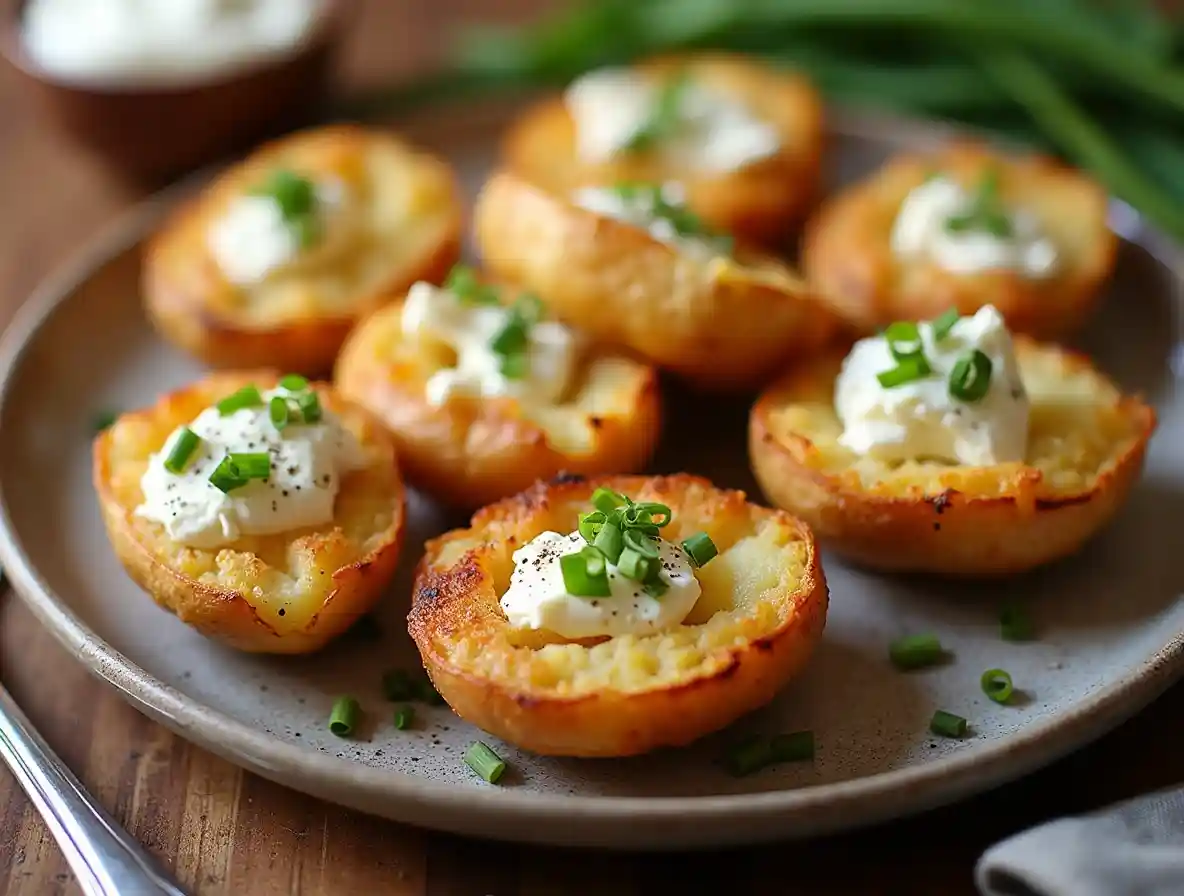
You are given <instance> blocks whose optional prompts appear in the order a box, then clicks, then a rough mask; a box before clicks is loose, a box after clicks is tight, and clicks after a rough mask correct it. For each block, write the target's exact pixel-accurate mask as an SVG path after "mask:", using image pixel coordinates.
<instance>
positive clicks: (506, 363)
mask: <svg viewBox="0 0 1184 896" xmlns="http://www.w3.org/2000/svg"><path fill="white" fill-rule="evenodd" d="M498 371H499V372H500V373H501V375H502V376H504V377H505V378H506V379H508V380H521V379H525V378H526V375H527V374H528V373H530V355H528V354H527V353H526V352H516V353H515V354H512V355H502V359H501V361H500V362H499V363H498Z"/></svg>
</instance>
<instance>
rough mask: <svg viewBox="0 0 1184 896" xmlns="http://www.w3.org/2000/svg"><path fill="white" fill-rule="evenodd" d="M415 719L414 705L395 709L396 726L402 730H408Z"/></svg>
mask: <svg viewBox="0 0 1184 896" xmlns="http://www.w3.org/2000/svg"><path fill="white" fill-rule="evenodd" d="M414 721H415V707H414V706H400V707H399V708H398V709H396V710H395V727H396V728H398V729H399V730H400V731H406V730H407V729H408V728H410V727H411V725H412V723H413V722H414Z"/></svg>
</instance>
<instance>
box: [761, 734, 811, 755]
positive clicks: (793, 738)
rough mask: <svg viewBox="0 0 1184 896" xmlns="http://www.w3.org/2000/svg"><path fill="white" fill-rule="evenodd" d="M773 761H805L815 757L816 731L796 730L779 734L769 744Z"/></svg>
mask: <svg viewBox="0 0 1184 896" xmlns="http://www.w3.org/2000/svg"><path fill="white" fill-rule="evenodd" d="M769 752H770V754H771V757H772V761H773V762H803V761H805V760H807V759H813V758H814V732H813V731H794V732H793V733H792V734H778V735H775V736H774V737H773V740H772V742H771V743H770V744H769Z"/></svg>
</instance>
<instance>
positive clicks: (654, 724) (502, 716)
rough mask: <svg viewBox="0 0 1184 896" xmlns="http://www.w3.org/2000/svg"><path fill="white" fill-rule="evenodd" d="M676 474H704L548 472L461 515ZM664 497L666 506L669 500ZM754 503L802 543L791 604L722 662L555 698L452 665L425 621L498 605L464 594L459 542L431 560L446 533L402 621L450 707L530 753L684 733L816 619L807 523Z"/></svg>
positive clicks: (473, 574) (650, 742) (677, 739)
mask: <svg viewBox="0 0 1184 896" xmlns="http://www.w3.org/2000/svg"><path fill="white" fill-rule="evenodd" d="M688 484H699V485H701V486H704V487H710V488H713V489H714V486H712V484H711V483H710V482H709V481H708V480H706V479H704V478H702V477H698V476H691V475H688V474H682V473H680V474H675V475H671V476H650V477H647V476H602V477H595V478H591V479H588V478H584V477H581V476H574V475H573V476H560V477H557V478H555V479H552V480H550V481H549V482H540V483H537V484H536V485H535V486H534V487H532V488H530V489H527V490H526V491H524V492H522V493H521V494H519V495H516V496H514V497H512V498H508V499H506V500H505V501H502V502H499V503H498V504H495V505H493V506H491V507H488V508H485V509H483V510H481V511H479V512H478V513H477V514H476V515H475V516H474V517H473V519H472V524H471V525H472V528H480V527H481V526H482V525H484V524H485V522H486V521H487V520H489V519H492V518H499V517H505V516H509V517H511V518H516V519H525V518H528V517H529V516H530V515H531V514H532V513H533V512H535V511H536V510H537V509H539V508H540V507H542V506H545V504H546V502H547V501H548V500H549V499H551V498H554V497H556V496H562V497H564V498H565V499H566V498H569V497H573V496H579V495H589V496H590V495H591V493H592V491H593V490H594V489H595V488H596V487H598V486H601V485H604V486H607V487H609V488H612V489H615V490H618V491H623V492H625V493H633V494H636V493H637V492H639V491H641V490H642V489H643V488H648V487H651V486H655V485H656V491H657V493H658V494H659V495H662V494H668V493H669V492H670V490H671V489H679V488H685V486H686V485H688ZM715 491H716V493H717V494H720V495H723V496H725V497H726V499H727V500H738V501H741V502H743V503H745V504H746V505H747V507H748V508H753V507H755V506H754V505H751V504H748V502H747V500H746V496H745V495H744V493H743V492H739V491H733V490H723V489H715ZM667 503H669V504H670V505H671V507H672V508H674V509H675V511H676V512H677V506H678V505H677V503H675V502H674V501H673V500H669V501H668V502H667ZM755 509H756V510H758V511H759V512H760V513H762V514H768V515H770V516H777V517H779V518H780V522H781V523H782V524H783V525H786V526H787V527H789V528H792V529H793V530H795V531H796V532H797V533H798V536H799V537H800V539H801V540H802V541H803V542H804V543H805V544H806V546H807V551H808V558H807V562H806V568H805V571H804V574H803V577H802V580H801V583H800V584H799V587H798V589H797V591H796V592H795V593H794V594H793V595H792V596H790V598H789V600H790V601H791V603H792V606H793V611H792V612H790V613H789V614H788V615H787V617H786V619H785V621H784V622H783V623H782V624H781V625H780V626H779V627H778V628H776V629H775V630H773V631H770V632H769V633H767V634H766V635H764V636H763V637H760V638H758V639H755V640H752V641H749V642H748V643H745V644H743V645H740V646H737V647H734V648H731V649H729V650H728V651H727V654H728V656H727V658H726V660H725V661H724V663H723V665H722V666H720V667H719V668H718V669H716V670H715V671H713V672H712V673H710V674H708V675H706V676H704V675H700V676H697V677H695V678H693V679H691V680H689V681H684V682H680V683H678V684H671V685H665V686H661V687H657V688H654V689H650V690H639V691H634V692H630V693H619V692H600V693H596V694H588V695H584V696H579V697H561V696H551V695H540V694H531V693H528V692H522V691H520V690H517V689H513V688H510V687H507V686H506V685H504V684H503V683H501V682H499V681H496V680H491V679H489V678H485V677H481V676H478V675H475V674H473V673H472V672H470V671H469V670H467V669H465V668H463V667H458V666H457V665H455V664H454V663H452V662H451V661H450V660H449V658H447V657H445V656H442V655H440V653H439V652H438V651H437V650H436V649H435V642H434V638H433V634H432V633H433V631H434V630H436V629H446V630H455V629H456V628H458V627H463V626H465V625H466V624H467V619H470V618H473V617H474V616H475V615H478V614H482V615H483V614H484V613H485V612H486V611H490V612H494V613H497V614H500V613H501V610H500V608H497V607H492V608H481V607H476V606H474V605H473V601H472V593H471V585H472V584H474V583H476V582H478V581H480V580H481V571H480V569H479V567H478V565H477V563H476V561H475V560H474V558H473V555H472V554H471V553H469V554H466V555H465V556H464V557H463V558H462V559H461V560H460V561H459V562H458V563H457V564H455V565H454V566H452V567H451V568H449V569H444V570H434V569H432V563H433V558H434V556H435V555H436V554H437V553H438V549H439V545H440V544H441V543H443V542H445V541H446V540H448V539H449V538H450V537H456V536H457V535H458V532H453V533H449V534H446V535H444V536H442V537H441V538H440V539H436V540H434V541H431V542H429V543H428V544H427V546H426V552H425V554H424V557H423V558H422V559H421V560H420V563H419V565H418V567H417V569H416V577H415V587H414V590H413V597H412V601H413V603H412V607H411V612H410V613H409V614H408V617H407V618H408V631H409V632H410V633H411V637H412V638H413V639H414V640H415V643H416V645H417V647H418V648H419V651H420V655H421V656H422V658H423V660H424V664H425V666H426V668H427V670H428V672H429V674H430V675H431V677H432V681H433V682H434V684H435V686H436V688H437V689H438V690H439V692H440V693H441V695H443V696H444V698H445V699H446V700H447V701H448V702H449V704H450V705H451V706H452V708H453V709H454V710H455V711H456V712H457V714H458V715H460V716H461V717H462V718H464V719H466V720H468V721H470V722H472V723H473V724H475V725H477V726H478V727H479V728H482V729H483V730H486V731H489V732H491V733H493V734H496V735H497V736H498V737H501V738H502V739H504V740H506V741H508V742H510V743H514V744H516V745H518V746H520V747H522V748H524V749H527V750H531V751H533V752H535V753H539V754H541V755H556V756H578V757H611V756H633V755H639V754H642V753H646V752H649V751H652V750H655V749H658V748H661V747H670V746H682V745H685V744H688V743H691V742H692V741H695V740H697V739H699V738H700V737H703V736H704V735H706V734H709V733H711V732H714V731H717V730H720V729H722V728H724V727H726V726H727V725H729V724H730V723H731V722H733V721H735V720H736V719H738V718H740V717H741V716H743V715H744V714H746V713H748V712H750V711H752V710H754V709H757V708H758V707H760V706H763V705H764V704H766V703H768V702H769V701H770V700H771V699H773V697H774V696H775V695H776V694H777V693H778V691H780V690H781V688H782V687H784V686H785V684H787V683H788V682H789V681H790V680H791V679H792V678H794V677H795V676H796V675H797V674H798V673H799V672H800V671H801V670H802V668H803V667H804V666H805V665H806V663H807V662H808V661H809V659H810V656H811V655H812V653H813V649H814V647H815V646H816V644H817V642H818V640H819V639H820V638H821V636H822V631H823V628H824V627H825V624H826V611H827V605H828V602H829V600H828V599H829V593H828V590H827V586H826V578H825V575H824V573H823V569H822V565H821V560H820V557H819V551H818V548H817V545H816V544H815V542H814V539H813V536H812V534H811V532H810V530H809V528H808V527H807V526H806V525H805V524H804V523H803V522H802V521H801V520H798V519H796V518H794V517H792V516H790V515H789V514H788V513H785V512H784V511H778V510H771V509H768V508H764V507H755ZM460 531H463V530H460ZM495 600H496V598H495ZM654 637H660V636H658V635H655V636H654ZM519 649H528V648H519Z"/></svg>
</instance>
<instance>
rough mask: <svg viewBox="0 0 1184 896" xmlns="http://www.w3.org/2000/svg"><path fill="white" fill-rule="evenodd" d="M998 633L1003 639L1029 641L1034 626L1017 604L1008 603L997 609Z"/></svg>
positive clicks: (1032, 635)
mask: <svg viewBox="0 0 1184 896" xmlns="http://www.w3.org/2000/svg"><path fill="white" fill-rule="evenodd" d="M999 635H1000V637H1002V638H1003V640H1004V641H1031V640H1032V638H1033V637H1034V635H1035V626H1033V625H1032V620H1031V618H1030V617H1029V616H1028V614H1027V613H1025V612H1024V609H1023V608H1022V607H1020V606H1019V605H1018V604H1008V605H1007V606H1005V607H1003V609H1001V610H1000V611H999Z"/></svg>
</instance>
